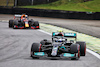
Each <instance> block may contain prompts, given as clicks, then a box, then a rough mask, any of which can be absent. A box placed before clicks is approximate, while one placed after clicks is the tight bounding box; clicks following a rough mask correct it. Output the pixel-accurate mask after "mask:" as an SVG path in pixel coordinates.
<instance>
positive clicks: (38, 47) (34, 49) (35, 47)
mask: <svg viewBox="0 0 100 67" xmlns="http://www.w3.org/2000/svg"><path fill="white" fill-rule="evenodd" d="M40 51H41V44H39V43H33V44H32V46H31V57H32V58H36V59H37V58H39V57H34V52H40Z"/></svg>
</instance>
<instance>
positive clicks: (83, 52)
mask: <svg viewBox="0 0 100 67" xmlns="http://www.w3.org/2000/svg"><path fill="white" fill-rule="evenodd" d="M76 43H77V44H79V45H80V55H81V56H85V55H86V43H85V42H81V41H77V42H76Z"/></svg>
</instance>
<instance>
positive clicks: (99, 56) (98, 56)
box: [38, 30, 100, 59]
mask: <svg viewBox="0 0 100 67" xmlns="http://www.w3.org/2000/svg"><path fill="white" fill-rule="evenodd" d="M38 31H40V32H43V33H46V34H48V35H51V34H50V33H48V32H46V31H43V30H38ZM86 51H87V52H89V53H91V54H92V55H94V56H95V57H97V58H98V59H100V55H99V54H97V53H95V52H93V51H91V50H89V49H86Z"/></svg>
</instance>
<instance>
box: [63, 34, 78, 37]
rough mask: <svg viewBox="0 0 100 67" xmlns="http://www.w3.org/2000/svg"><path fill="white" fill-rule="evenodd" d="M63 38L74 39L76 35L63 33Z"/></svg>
mask: <svg viewBox="0 0 100 67" xmlns="http://www.w3.org/2000/svg"><path fill="white" fill-rule="evenodd" d="M64 37H68V38H76V37H77V34H76V33H64Z"/></svg>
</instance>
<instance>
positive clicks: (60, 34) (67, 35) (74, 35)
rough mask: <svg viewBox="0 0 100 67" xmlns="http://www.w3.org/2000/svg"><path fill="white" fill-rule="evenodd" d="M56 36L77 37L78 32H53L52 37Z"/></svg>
mask: <svg viewBox="0 0 100 67" xmlns="http://www.w3.org/2000/svg"><path fill="white" fill-rule="evenodd" d="M54 37H66V38H75V39H76V38H77V34H76V33H63V32H53V33H52V38H54Z"/></svg>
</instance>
